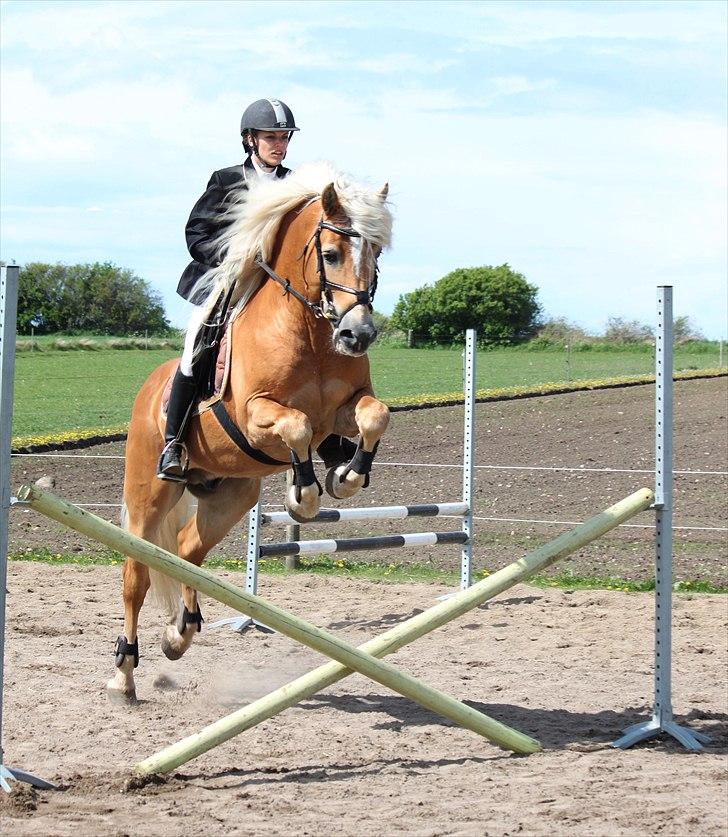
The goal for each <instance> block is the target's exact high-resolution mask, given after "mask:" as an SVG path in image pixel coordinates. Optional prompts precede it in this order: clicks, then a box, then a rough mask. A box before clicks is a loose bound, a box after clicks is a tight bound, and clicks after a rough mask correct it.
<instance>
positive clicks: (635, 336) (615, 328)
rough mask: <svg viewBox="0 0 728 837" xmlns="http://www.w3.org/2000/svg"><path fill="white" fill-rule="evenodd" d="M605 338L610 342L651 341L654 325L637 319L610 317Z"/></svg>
mask: <svg viewBox="0 0 728 837" xmlns="http://www.w3.org/2000/svg"><path fill="white" fill-rule="evenodd" d="M604 339H605V340H606V341H607V342H608V343H651V342H652V341H653V339H654V335H653V332H652V327H651V326H648V325H646V324H645V323H640V322H638V321H637V320H625V319H624V318H623V317H610V318H609V319H608V320H607V329H606V331H605V332H604Z"/></svg>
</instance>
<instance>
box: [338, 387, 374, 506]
mask: <svg viewBox="0 0 728 837" xmlns="http://www.w3.org/2000/svg"><path fill="white" fill-rule="evenodd" d="M352 423H353V424H354V425H355V426H356V427H357V428H358V430H359V434H360V439H359V445H358V447H357V450H356V453H355V454H354V456H353V458H352V460H351V462H349V463H347V464H344V465H339V466H337V467H335V468H331V470H330V471H329V472H328V474H327V475H326V491H327V492H328V493H329V494H330V495H331V496H332V497H335V498H336V499H337V500H343V499H344V498H345V497H352V496H353V495H354V494H356V492H357V491H359V490H360V489H362V488H366V487H367V486H368V485H369V472H370V471H371V469H372V462H373V461H374V455H375V454H376V452H377V447H378V445H379V440H380V439H381V438H382V436H383V435H384V433H385V431H386V429H387V426H388V425H389V407H387V405H386V404H383V403H382V402H381V401H378V400H377V399H376V398H374V396H373V395H371V393H369V392H365V393H362V392H358V393H357V394H356V395H355V396H354V398H352V399H351V400H350V401H349V402H348V403H347V404H345V405H344V406H343V407H342V408H341V409H340V410H339V412H338V414H337V416H336V426H335V428H334V430H335V432H337V433H342V434H343V435H347V436H351V435H354V432H355V431H353V428H352V426H351V425H352Z"/></svg>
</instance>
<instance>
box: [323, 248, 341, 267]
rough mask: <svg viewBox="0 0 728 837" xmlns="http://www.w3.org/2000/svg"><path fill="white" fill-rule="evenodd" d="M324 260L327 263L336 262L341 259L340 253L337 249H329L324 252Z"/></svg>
mask: <svg viewBox="0 0 728 837" xmlns="http://www.w3.org/2000/svg"><path fill="white" fill-rule="evenodd" d="M324 261H325V262H326V264H336V263H337V262H338V261H339V254H338V253H337V252H336V250H327V251H326V252H325V253H324Z"/></svg>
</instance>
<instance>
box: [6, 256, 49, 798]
mask: <svg viewBox="0 0 728 837" xmlns="http://www.w3.org/2000/svg"><path fill="white" fill-rule="evenodd" d="M19 274H20V268H19V267H18V266H17V265H9V266H7V267H0V787H1V788H2V789H3V790H4V791H5V792H6V793H10V781H12V780H15V781H18V782H26V783H27V784H29V785H34V786H35V787H36V788H53V787H55V786H54V785H52V784H51V783H50V782H46V781H45V780H44V779H39V778H38V777H37V776H33V775H31V774H30V773H26V772H25V771H24V770H18V769H17V768H15V767H13V768H10V767H7V766H5V764H4V756H3V682H4V679H3V678H4V675H5V605H6V594H7V580H8V523H9V511H10V506H11V504H12V497H11V492H10V452H11V450H12V444H13V440H12V436H13V384H14V382H15V336H16V322H17V319H18V277H19Z"/></svg>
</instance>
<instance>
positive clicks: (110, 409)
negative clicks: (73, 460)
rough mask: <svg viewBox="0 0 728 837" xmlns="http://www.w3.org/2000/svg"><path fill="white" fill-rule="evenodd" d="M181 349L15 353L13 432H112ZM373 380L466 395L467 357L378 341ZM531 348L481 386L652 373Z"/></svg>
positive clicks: (615, 357) (487, 374) (590, 356)
mask: <svg viewBox="0 0 728 837" xmlns="http://www.w3.org/2000/svg"><path fill="white" fill-rule="evenodd" d="M176 355H177V352H175V351H172V350H165V349H150V350H147V351H145V350H143V349H127V350H123V351H121V350H114V349H101V350H96V351H48V350H44V351H40V352H19V353H18V354H17V355H16V364H15V365H16V373H15V398H14V417H13V436H14V437H15V438H17V437H24V436H39V435H46V434H53V433H60V432H68V431H76V430H79V431H83V430H89V429H115V428H118V427H120V426H121V425H124V424H126V422H127V421H128V420H129V414H130V411H131V405H132V401H133V400H134V396H135V394H136V392H137V390H138V389H139V387H140V386H141V384H142V383H143V381H144V379H145V378H146V376H147V375H148V374H149V373H150V372H151V371H152V369H154V368H155V367H156V366H158V365H159V364H160V363H162V362H163V361H165V360H168V359H169V358H170V357H175V356H176ZM370 358H371V363H372V377H373V380H374V386H375V389H376V391H377V394H378V395H379V397H381V398H382V399H383V400H384V401H390V400H392V399H398V398H406V397H409V396H421V395H424V394H428V395H429V394H432V395H435V394H446V393H455V392H458V391H460V392H462V355H461V351H459V350H456V349H405V348H398V347H392V346H387V345H381V346H375V347H374V348H373V349H372V351H371V352H370ZM568 361H569V362H568V365H567V356H566V353H565V352H564V351H532V350H528V349H526V348H508V349H497V350H492V351H481V352H478V359H477V388H478V389H493V388H501V387H511V386H537V385H539V384H543V383H547V382H564V381H568V380H572V381H575V380H579V379H589V380H593V379H603V378H614V377H621V376H628V375H629V376H631V375H649V374H651V372H652V368H653V360H652V355H651V354H650V353H649V352H641V351H634V350H632V351H630V350H623V351H616V350H613V349H612V350H609V351H599V350H596V351H584V352H572V353H571V356H570V358H569V359H568ZM717 365H718V355H717V351H716V352H715V356H713V354H711V353H709V352H705V351H702V352H696V351H693V350H691V349H690V348H681V347H676V349H675V369H676V370H686V369H704V368H709V367H715V366H717Z"/></svg>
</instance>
